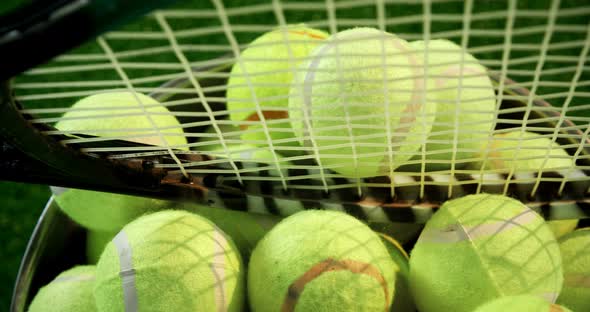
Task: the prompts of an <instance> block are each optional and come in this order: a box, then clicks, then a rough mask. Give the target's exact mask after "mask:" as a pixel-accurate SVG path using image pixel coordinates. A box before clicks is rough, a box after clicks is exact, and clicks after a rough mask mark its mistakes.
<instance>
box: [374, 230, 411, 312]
mask: <svg viewBox="0 0 590 312" xmlns="http://www.w3.org/2000/svg"><path fill="white" fill-rule="evenodd" d="M377 234H379V236H380V237H381V241H382V242H383V243H384V244H385V248H387V251H388V252H389V255H390V256H391V259H393V261H394V262H395V263H396V264H397V265H398V267H399V270H398V271H397V272H396V276H395V296H394V297H393V302H392V304H391V309H390V311H391V312H415V311H416V305H415V304H414V301H413V300H412V294H411V293H410V282H409V276H410V265H409V263H408V261H409V260H410V257H409V256H408V254H407V253H406V251H405V250H404V248H403V247H402V245H401V244H400V243H399V242H398V241H397V240H395V238H393V237H391V236H389V235H387V234H384V233H379V232H377Z"/></svg>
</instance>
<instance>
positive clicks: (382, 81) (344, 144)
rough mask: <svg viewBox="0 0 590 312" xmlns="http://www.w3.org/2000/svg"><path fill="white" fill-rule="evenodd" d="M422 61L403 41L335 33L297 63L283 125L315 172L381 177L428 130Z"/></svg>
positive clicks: (430, 115)
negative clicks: (290, 129)
mask: <svg viewBox="0 0 590 312" xmlns="http://www.w3.org/2000/svg"><path fill="white" fill-rule="evenodd" d="M422 71H423V69H422V63H421V61H420V60H419V58H418V57H417V56H416V55H415V53H414V52H413V49H412V48H411V47H410V45H409V44H408V43H407V42H406V41H405V40H403V39H401V38H399V37H397V36H395V35H393V34H390V33H387V32H383V31H380V30H378V29H374V28H367V27H360V28H353V29H348V30H344V31H341V32H339V33H336V34H334V35H332V36H331V37H330V38H328V39H327V40H326V41H324V43H323V44H321V45H319V46H318V47H317V48H316V49H315V50H314V51H313V52H312V54H311V56H310V59H309V60H308V61H306V62H302V63H301V64H300V70H299V71H297V74H296V75H295V76H294V78H293V83H292V87H291V95H290V97H289V116H290V119H291V125H292V127H293V131H294V133H295V135H296V137H297V138H298V139H299V141H300V143H301V144H302V145H303V146H304V147H306V148H307V152H308V153H309V154H310V155H314V158H315V159H316V161H317V162H318V163H319V165H321V167H322V168H326V169H331V170H333V171H335V172H337V173H339V174H341V175H343V176H345V177H350V178H364V177H374V176H382V175H389V174H390V173H391V172H392V171H393V170H395V169H396V168H397V167H399V166H401V165H402V164H404V163H405V162H406V161H407V160H409V159H410V158H411V157H412V156H414V155H415V154H416V152H417V150H418V148H419V147H420V146H421V145H422V143H423V142H424V140H425V138H426V137H427V135H428V134H429V133H430V129H431V128H432V122H433V120H434V113H435V111H436V105H432V104H430V103H426V102H424V101H423V100H422V99H423V96H422V95H423V91H424V81H423V75H422Z"/></svg>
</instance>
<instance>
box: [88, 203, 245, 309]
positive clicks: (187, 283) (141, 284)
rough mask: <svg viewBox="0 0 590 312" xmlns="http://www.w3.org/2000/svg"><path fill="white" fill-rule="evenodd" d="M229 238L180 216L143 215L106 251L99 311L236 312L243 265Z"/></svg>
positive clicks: (240, 304) (100, 269) (102, 261)
mask: <svg viewBox="0 0 590 312" xmlns="http://www.w3.org/2000/svg"><path fill="white" fill-rule="evenodd" d="M241 261H242V260H241V258H240V254H239V252H238V251H237V249H236V247H235V246H234V244H233V242H232V241H231V239H229V238H228V237H227V236H226V234H225V233H223V232H222V231H221V230H220V229H219V228H217V227H216V226H215V225H214V224H213V223H211V222H210V221H209V220H207V219H205V218H202V217H200V216H197V215H195V214H192V213H189V212H186V211H172V210H168V211H161V212H156V213H153V214H150V215H147V216H143V217H141V218H139V219H137V220H135V221H133V222H131V223H130V224H128V225H127V226H125V228H123V230H121V232H119V233H118V234H117V236H115V238H114V239H113V240H112V241H111V242H110V243H109V244H108V245H107V246H106V248H105V250H104V252H103V253H102V256H101V257H100V260H99V261H98V265H97V271H96V277H97V280H96V286H95V288H94V297H95V298H96V304H97V306H98V308H99V311H109V312H111V311H112V312H115V311H131V310H133V311H242V308H243V299H244V293H243V292H244V289H243V286H244V285H243V279H244V277H243V274H244V271H243V265H242V262H241Z"/></svg>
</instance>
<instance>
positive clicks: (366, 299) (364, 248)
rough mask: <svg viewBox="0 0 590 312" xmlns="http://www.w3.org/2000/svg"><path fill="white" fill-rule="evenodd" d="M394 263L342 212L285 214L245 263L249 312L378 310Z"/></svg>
mask: <svg viewBox="0 0 590 312" xmlns="http://www.w3.org/2000/svg"><path fill="white" fill-rule="evenodd" d="M397 270H399V268H398V266H397V264H396V263H395V262H394V261H393V260H392V259H391V257H390V256H389V255H388V253H387V249H386V248H385V246H384V245H383V242H381V240H380V238H379V236H378V235H377V234H375V233H374V232H373V231H371V229H369V228H368V227H367V226H366V225H364V224H363V223H362V222H360V221H358V220H357V219H355V218H353V217H351V216H349V215H346V214H345V213H342V212H336V211H325V210H308V211H303V212H300V213H297V214H294V215H292V216H290V217H287V218H285V219H284V220H283V221H281V222H280V223H279V224H277V225H276V226H275V227H274V228H273V229H272V230H270V232H268V233H267V234H266V235H265V236H264V237H263V238H262V240H261V241H260V242H259V243H258V245H257V246H256V248H255V249H254V251H253V252H252V257H251V258H250V263H249V265H248V298H249V299H250V305H251V308H252V310H254V311H279V310H281V311H317V312H321V311H379V310H380V311H383V310H388V309H389V308H390V306H391V300H392V298H393V295H394V285H395V274H396V271H397Z"/></svg>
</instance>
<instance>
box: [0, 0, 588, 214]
mask: <svg viewBox="0 0 590 312" xmlns="http://www.w3.org/2000/svg"><path fill="white" fill-rule="evenodd" d="M220 5H221V7H220ZM213 6H214V7H213V8H211V9H210V10H200V9H199V10H195V11H188V13H179V12H170V13H169V15H168V13H166V12H163V13H159V14H156V15H155V16H153V17H152V18H151V22H153V21H154V19H155V20H156V22H158V23H159V26H162V24H168V26H170V28H171V29H172V30H173V31H174V30H175V29H174V26H173V25H172V24H171V22H170V20H172V19H173V18H175V17H178V16H182V15H183V14H185V15H186V16H191V18H195V17H197V18H199V17H200V16H209V17H210V16H213V17H219V16H220V15H223V14H229V15H230V16H232V18H233V17H236V16H237V18H238V19H239V17H241V16H242V15H246V13H244V12H246V11H248V10H253V11H252V12H253V13H252V14H257V13H259V12H264V14H266V13H267V10H268V8H267V7H265V6H261V7H258V8H254V7H247V9H248V10H246V9H244V10H245V11H244V10H241V8H235V10H233V9H234V8H232V9H229V11H224V8H223V7H222V4H220V3H218V2H214V5H213ZM357 6H362V5H360V4H351V6H350V7H340V6H337V7H336V10H338V11H341V10H342V11H346V10H349V9H350V10H354V8H355V7H357ZM393 6H395V5H393ZM386 7H387V6H386ZM316 9H317V8H316ZM285 10H287V9H285ZM474 10H477V8H476V9H474ZM568 12H569V11H568ZM478 13H481V12H478ZM558 13H559V12H558ZM535 14H537V13H536V12H532V13H531V15H535ZM162 21H164V23H162ZM434 23H437V24H438V23H439V22H438V21H436V22H434ZM474 23H475V22H474ZM310 24H312V23H310ZM402 24H403V23H402ZM408 24H411V23H408ZM313 25H318V27H322V26H323V27H325V28H327V29H330V30H333V29H332V28H333V25H330V24H329V23H324V24H322V23H313ZM225 26H227V25H225ZM230 26H231V25H230ZM275 26H276V25H265V27H259V28H255V29H256V30H255V31H252V33H257V34H260V33H261V32H263V30H262V28H264V29H265V30H270V29H272V28H273V27H275ZM402 26H404V25H402ZM407 26H409V25H407ZM342 27H344V26H342ZM401 28H403V27H401ZM183 30H186V29H182V30H181V29H179V32H182V31H183ZM219 30H223V31H224V32H226V31H227V30H228V29H227V27H218V28H216V31H219ZM229 32H230V33H229V34H228V33H227V32H226V33H225V36H226V37H228V38H225V41H226V44H229V41H231V40H230V38H231V37H232V35H235V34H232V33H231V30H229ZM132 34H133V33H132V32H131V33H124V32H123V33H121V32H119V33H115V34H112V35H106V36H105V37H104V38H103V39H104V43H106V45H107V46H111V45H112V46H114V43H113V44H111V43H110V41H114V40H115V39H118V40H124V39H125V36H127V39H128V38H129V36H130V35H132ZM136 34H137V33H136ZM184 34H186V36H187V37H190V36H191V35H190V30H187V31H186V32H185V33H183V35H184ZM403 35H405V36H406V37H407V38H408V39H425V38H424V37H426V36H428V35H430V34H428V33H424V32H422V33H419V32H418V33H416V32H415V33H403ZM150 36H156V37H158V36H159V38H164V39H166V40H171V39H172V38H170V34H169V33H168V34H166V33H165V31H164V30H163V29H161V33H159V34H155V33H154V34H150ZM199 36H204V35H195V37H199ZM251 37H253V36H251ZM472 39H474V40H472V41H470V42H473V41H477V40H475V39H478V38H472ZM222 41H223V39H222ZM456 41H457V40H456ZM171 42H172V41H171ZM170 44H171V45H172V43H170ZM102 45H103V46H104V44H102ZM239 47H240V48H241V47H245V44H244V45H242V46H239ZM111 48H112V49H113V52H118V51H117V49H116V48H113V47H111ZM232 50H233V51H232V52H231V55H230V56H229V57H221V58H218V59H207V60H206V61H204V62H202V63H206V64H208V66H204V67H203V66H189V67H187V66H184V65H183V66H180V67H177V70H178V71H179V72H181V73H182V72H183V71H184V76H185V77H183V78H172V79H170V80H168V81H166V82H164V83H162V84H160V85H159V86H158V87H155V88H151V89H150V88H146V89H150V91H151V95H152V96H153V97H154V98H156V99H158V100H159V101H160V102H165V103H168V104H170V103H174V105H169V106H168V108H169V109H170V110H171V111H172V112H173V114H175V115H176V116H177V118H178V119H181V123H182V124H183V125H185V126H186V127H185V128H184V129H185V130H186V132H187V133H190V134H192V135H190V136H187V139H188V140H189V142H190V143H198V142H199V138H201V137H200V136H199V134H200V133H201V132H202V130H203V128H204V127H207V126H211V125H212V124H213V123H217V124H222V123H223V122H228V120H227V119H225V118H226V117H219V118H217V117H216V118H214V120H211V119H208V116H199V117H194V116H189V117H187V116H183V113H186V112H193V113H194V112H203V111H206V110H207V109H206V108H205V106H206V105H204V103H203V100H204V99H215V100H211V101H208V103H207V105H208V106H209V109H210V110H211V111H213V112H219V113H220V115H218V116H223V115H224V113H223V110H224V109H226V107H225V105H224V103H223V98H224V96H225V89H224V88H223V86H224V85H225V84H226V80H227V77H228V75H229V74H228V71H229V69H230V67H231V65H232V64H233V62H235V61H236V60H237V59H238V58H237V57H238V55H237V53H238V52H236V50H235V46H232ZM476 50H477V48H476ZM123 52H124V51H123ZM168 52H171V53H172V55H173V56H174V53H176V55H178V50H177V49H176V50H175V49H174V48H172V49H169V51H168ZM181 52H182V51H181ZM115 58H117V57H115ZM70 60H73V59H70ZM109 61H111V62H112V61H117V60H116V59H115V60H112V59H110V60H109ZM176 61H177V62H178V60H176ZM196 63H198V64H202V63H201V62H196ZM189 65H192V64H189ZM495 67H496V68H495V69H497V68H498V67H499V66H497V65H496V66H495ZM189 73H191V74H190V75H189ZM191 75H192V76H193V77H196V78H197V79H196V80H197V83H198V85H199V86H200V88H201V89H203V94H202V95H197V96H195V93H197V92H195V90H194V89H196V87H195V85H194V82H193V81H191V79H190V78H188V76H191ZM490 75H491V78H492V79H495V80H496V82H497V86H496V87H497V88H498V85H499V83H498V81H503V83H502V85H503V90H502V91H503V94H504V95H505V96H504V97H503V99H502V103H501V106H500V111H499V113H500V119H506V120H509V119H513V120H515V121H517V120H519V119H520V120H523V119H524V118H525V117H524V116H525V115H526V116H528V117H526V118H528V119H529V120H534V119H541V120H546V121H544V122H543V123H541V126H539V128H543V129H552V128H555V126H556V125H557V123H556V121H557V120H559V119H560V117H559V116H560V115H559V112H560V110H559V109H558V108H552V106H551V105H549V103H548V102H546V101H543V100H542V98H540V99H537V98H534V99H533V100H532V101H530V103H529V101H528V98H529V96H528V95H529V92H528V91H527V89H526V88H523V87H522V85H523V84H518V83H516V82H514V81H512V80H510V78H507V77H506V76H505V75H503V74H502V72H501V71H500V72H498V71H497V70H495V71H493V70H492V71H490ZM180 76H183V75H180ZM137 90H142V91H143V89H142V88H137ZM191 91H193V94H192V95H190V92H191ZM7 93H10V91H7ZM191 96H192V97H193V98H197V100H196V101H194V103H187V104H178V103H179V102H182V101H185V100H186V101H188V102H190V99H191ZM23 98H25V99H30V97H28V98H27V97H26V96H24V97H23ZM219 99H220V100H219ZM23 102H25V101H23ZM217 104H219V105H217ZM25 106H26V105H25ZM24 111H27V109H26V108H25V110H24ZM225 115H227V114H225ZM29 122H30V120H29ZM562 122H563V123H562V125H560V127H559V128H560V131H559V133H558V134H557V135H556V138H555V139H556V141H557V142H559V143H561V144H562V145H563V144H566V145H567V146H570V147H569V148H568V152H569V153H570V154H575V153H576V152H578V153H579V155H578V156H579V157H578V159H577V161H578V166H577V168H576V170H578V169H579V171H583V168H584V166H586V164H585V163H586V162H587V160H586V159H587V158H586V157H585V155H586V154H587V153H588V151H587V148H586V147H585V142H586V141H587V139H584V138H586V137H587V136H585V135H584V134H583V133H582V132H581V131H580V130H583V129H584V128H583V127H579V128H578V129H576V128H575V126H574V124H573V123H571V122H569V121H568V120H567V118H566V120H562ZM32 124H33V125H35V127H36V126H37V125H38V123H36V122H34V123H32ZM189 124H190V127H189V126H188V125H189ZM511 125H514V124H510V123H506V124H502V123H501V122H500V123H499V124H498V128H499V129H501V128H502V127H510V126H511ZM564 125H565V126H564ZM562 130H563V131H562ZM218 134H219V133H218ZM75 135H76V136H77V137H82V138H83V137H84V134H83V133H76V134H75ZM52 138H53V139H54V140H56V141H59V142H61V145H63V142H64V140H68V139H71V137H69V138H64V137H59V135H52ZM89 138H90V137H89ZM89 141H90V140H89ZM101 144H103V145H101ZM101 144H98V143H96V142H93V143H92V144H90V143H89V142H85V143H84V144H77V145H76V144H68V145H69V148H70V149H71V150H74V152H79V151H80V150H82V149H83V150H84V151H85V156H89V157H86V158H88V159H86V160H85V161H86V162H88V167H92V168H94V169H95V170H96V171H101V172H113V176H114V177H112V180H108V179H107V178H105V179H102V181H100V182H96V181H95V180H96V178H95V177H96V175H94V182H95V183H94V184H93V185H88V184H85V183H84V181H82V180H77V182H76V183H70V182H72V181H74V180H73V179H70V180H69V181H70V182H68V181H62V182H61V183H54V184H57V185H62V186H70V187H72V186H74V187H83V188H84V187H86V188H93V189H100V190H110V191H119V192H124V193H132V194H145V195H148V196H158V197H176V198H190V197H196V199H197V200H200V201H202V202H205V203H210V204H214V205H219V206H222V207H227V208H230V209H242V210H251V209H259V208H251V207H250V206H252V205H251V204H248V202H256V200H257V201H258V202H260V200H263V201H264V202H265V205H266V206H268V207H269V208H268V209H266V212H269V213H275V214H282V213H283V212H281V211H280V209H278V208H276V207H280V206H282V204H280V202H281V201H292V202H296V203H299V204H297V205H298V206H300V207H303V208H325V209H330V207H340V208H338V209H344V210H347V211H349V212H350V213H352V214H355V215H357V216H359V217H361V218H365V219H370V218H371V217H370V216H369V215H370V213H367V212H366V211H367V210H371V209H373V208H375V209H381V208H382V210H383V211H385V215H387V217H388V218H393V219H397V220H405V221H417V220H425V218H427V217H420V216H419V215H426V216H428V215H429V213H422V210H425V211H430V210H431V209H433V208H436V207H438V205H439V204H440V203H441V202H443V201H445V200H447V199H449V198H454V197H457V196H462V195H464V194H469V193H473V192H481V191H489V192H505V193H506V194H508V195H511V196H515V197H517V198H519V199H521V200H523V201H525V202H527V203H533V204H534V203H539V204H540V203H546V202H551V203H555V202H558V200H560V199H563V201H568V202H569V201H572V200H574V201H575V202H580V203H583V201H584V200H585V198H586V192H585V189H587V186H586V183H587V181H585V180H584V181H566V180H564V179H563V175H560V174H559V173H557V175H552V174H553V173H549V172H547V177H546V178H545V174H546V173H545V172H544V173H543V175H542V177H541V178H538V179H537V181H538V182H539V183H537V182H535V183H534V185H533V188H534V190H535V191H532V189H531V188H530V187H529V186H526V185H525V184H526V183H524V184H523V183H519V182H518V181H519V180H518V175H516V176H515V177H510V179H508V177H507V176H506V175H502V174H498V175H493V174H490V175H488V172H483V173H484V174H483V175H482V172H461V170H455V171H454V172H451V173H441V174H440V175H438V174H432V173H426V172H420V173H414V174H411V173H407V172H406V173H403V174H400V175H399V177H400V180H401V181H395V177H394V179H393V180H392V179H391V178H389V177H375V178H368V179H348V178H343V177H340V176H338V175H337V174H334V173H333V172H328V173H327V174H325V175H324V177H323V178H322V177H319V174H318V172H317V171H315V172H312V173H310V170H309V168H310V166H311V167H313V166H315V168H313V169H318V167H317V164H313V161H310V160H309V159H307V160H306V161H299V162H296V163H295V164H294V165H293V168H289V169H288V173H289V176H288V177H289V179H285V177H286V176H285V177H283V178H281V179H269V178H267V177H266V176H264V175H263V176H261V173H262V172H263V171H264V170H262V169H260V170H259V171H256V170H254V171H251V170H250V171H248V170H245V168H246V167H247V166H248V164H243V163H241V162H239V161H228V162H226V163H219V162H216V159H218V158H216V157H209V156H208V155H206V154H205V153H204V152H203V151H199V150H198V149H195V150H193V151H190V152H184V151H179V150H174V152H173V154H174V157H176V158H178V160H179V162H180V163H185V164H190V165H189V166H194V167H192V168H191V169H195V170H191V171H192V172H191V173H190V175H188V176H187V175H185V174H182V173H181V172H179V168H178V167H176V168H173V167H172V166H173V165H174V161H172V158H174V157H171V156H172V155H167V154H166V153H162V154H161V155H150V156H149V157H148V156H141V157H136V158H132V157H128V156H124V154H125V153H124V152H117V153H99V152H96V153H95V152H88V151H89V150H91V151H92V150H97V149H100V148H102V147H105V146H110V147H123V148H127V147H129V148H137V147H141V146H142V145H141V144H136V143H129V142H123V141H122V140H105V141H101ZM580 146H582V148H581V149H578V147H580ZM71 150H70V152H71ZM578 150H579V151H578ZM168 154H170V153H168ZM76 155H79V154H76ZM122 155H123V156H122ZM82 158H84V157H82ZM43 160H44V161H47V158H43ZM72 161H75V160H72ZM113 163H115V164H117V165H120V166H121V167H122V168H126V169H125V170H124V169H121V167H116V166H115V167H113ZM177 164H178V162H177ZM67 165H68V166H69V167H68V168H65V166H64V167H62V169H63V170H65V171H72V168H73V167H72V166H71V163H70V162H68V163H67ZM162 165H168V167H166V166H162ZM266 167H268V166H266ZM164 168H166V169H164ZM305 168H307V169H305ZM320 170H322V169H320ZM74 171H81V170H77V169H76V170H74ZM583 174H585V173H583ZM91 176H93V175H91V174H88V175H87V179H88V180H91ZM306 176H312V177H313V178H305V177H306ZM291 178H294V179H291ZM487 178H490V181H486V179H487ZM560 178H561V182H562V184H563V183H564V181H565V183H568V184H567V188H566V189H567V192H565V193H564V194H562V193H559V192H558V193H557V194H556V193H555V192H553V191H552V192H543V190H554V189H555V184H556V183H557V180H559V179H560ZM441 179H442V180H444V181H447V182H445V183H441V182H440V180H441ZM66 180H67V179H66ZM287 180H288V181H287ZM509 180H510V181H509ZM109 181H110V182H109ZM144 181H148V182H147V183H144ZM56 182H57V181H56ZM115 182H117V183H115ZM578 182H579V183H578ZM107 184H108V188H106V187H104V186H105V185H107ZM488 184H489V185H488ZM574 184H575V185H576V186H574ZM113 185H114V186H113ZM130 186H131V187H130ZM101 187H103V188H101ZM393 188H395V190H393V191H392V189H393ZM558 189H559V188H558ZM232 207H233V208H232ZM273 207H275V208H273ZM342 207H344V208H342ZM417 211H418V212H419V213H417ZM577 213H579V211H578V212H577ZM548 214H550V213H548ZM417 215H418V216H417Z"/></svg>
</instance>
